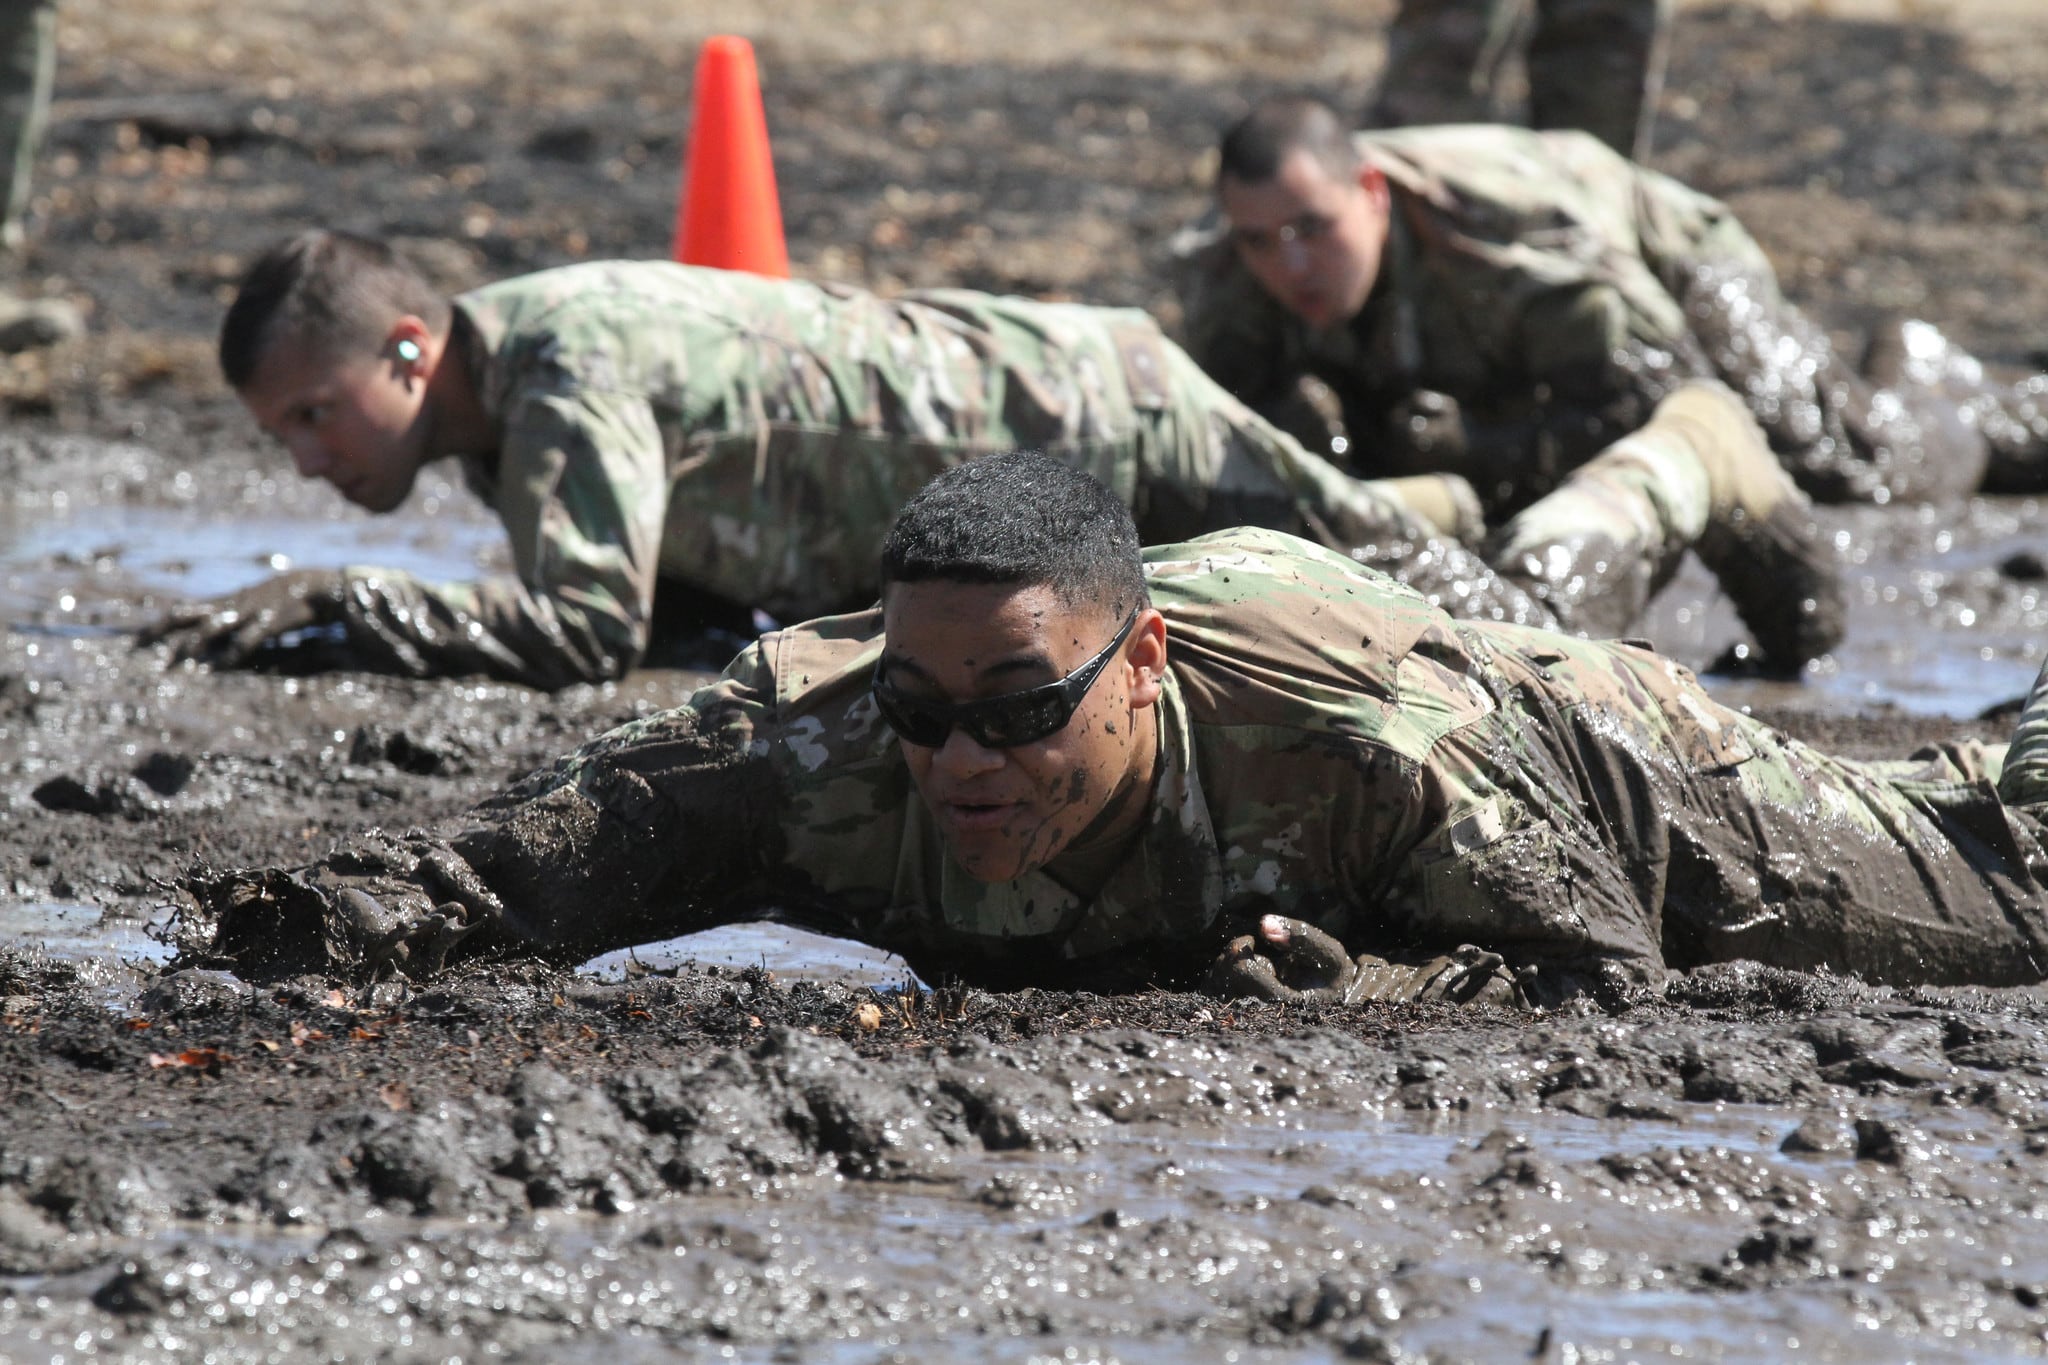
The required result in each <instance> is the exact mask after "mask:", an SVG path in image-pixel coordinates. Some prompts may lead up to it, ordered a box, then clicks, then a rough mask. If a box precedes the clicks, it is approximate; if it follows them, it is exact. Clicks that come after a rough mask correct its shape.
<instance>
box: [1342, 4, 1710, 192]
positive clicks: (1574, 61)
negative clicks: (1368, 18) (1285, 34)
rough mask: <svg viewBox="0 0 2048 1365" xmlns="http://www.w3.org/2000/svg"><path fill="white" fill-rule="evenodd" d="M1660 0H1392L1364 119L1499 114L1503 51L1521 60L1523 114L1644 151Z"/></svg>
mask: <svg viewBox="0 0 2048 1365" xmlns="http://www.w3.org/2000/svg"><path fill="white" fill-rule="evenodd" d="M1670 24H1671V3H1670V0H1401V3H1400V5H1399V7H1398V8H1397V9H1396V10H1395V12H1394V19H1393V23H1392V24H1391V25H1390V26H1389V27H1388V29H1387V65H1386V71H1385V74H1384V75H1383V76H1382V77H1381V79H1380V88H1379V93H1378V96H1377V99H1376V101H1375V103H1374V106H1373V109H1372V111H1371V113H1370V114H1369V115H1368V119H1367V121H1368V122H1370V123H1373V124H1376V125H1378V126H1381V127H1397V126H1400V125H1402V124H1411V123H1492V122H1496V121H1498V120H1500V119H1503V118H1506V117H1508V116H1509V110H1508V109H1507V107H1506V103H1507V102H1506V99H1505V96H1504V93H1503V90H1502V86H1503V84H1504V81H1503V76H1504V75H1505V72H1506V68H1507V66H1508V64H1509V61H1510V59H1511V58H1512V57H1513V56H1514V55H1515V54H1516V53H1517V52H1518V51H1519V52H1520V53H1521V54H1522V55H1524V56H1525V57H1526V59H1527V65H1528V76H1529V120H1528V121H1529V123H1530V124H1531V125H1532V126H1534V127H1537V128H1577V129H1580V130H1581V131H1583V132H1588V133H1591V134H1593V136H1595V137H1597V138H1599V139H1600V140H1601V141H1602V142H1604V143H1606V144H1607V145H1608V146H1610V147H1612V148H1614V150H1615V151H1617V152H1620V153H1621V154H1622V155H1623V156H1628V157H1633V158H1634V159H1636V160H1638V161H1640V160H1642V159H1643V158H1644V157H1645V156H1647V155H1648V153H1649V148H1650V130H1651V127H1652V125H1653V124H1654V123H1655V122H1656V115H1657V93H1658V91H1660V90H1661V89H1663V86H1664V58H1665V53H1666V48H1667V42H1666V34H1667V32H1668V31H1669V28H1670Z"/></svg>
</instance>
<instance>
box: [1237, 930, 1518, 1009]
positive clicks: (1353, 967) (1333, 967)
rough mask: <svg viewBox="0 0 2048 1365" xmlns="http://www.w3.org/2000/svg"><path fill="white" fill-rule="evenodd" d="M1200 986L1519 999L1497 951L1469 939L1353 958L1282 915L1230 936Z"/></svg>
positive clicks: (1340, 999)
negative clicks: (1452, 946) (1405, 954)
mask: <svg viewBox="0 0 2048 1365" xmlns="http://www.w3.org/2000/svg"><path fill="white" fill-rule="evenodd" d="M1205 988H1206V989H1207V990H1208V991H1209V992H1210V993H1212V994H1215V995H1221V996H1225V997H1231V998H1235V997H1243V996H1250V997H1251V998H1253V999H1256V1000H1279V1001H1303V1000H1329V1001H1335V1002H1337V1003H1340V1004H1347V1005H1349V1004H1355V1003H1357V1002H1359V1001H1361V1000H1445V1001H1450V1002H1453V1003H1457V1004H1471V1003H1484V1004H1491V1005H1509V1006H1512V1005H1516V1004H1520V1003H1521V995H1520V992H1519V991H1518V989H1517V987H1516V984H1515V978H1514V974H1513V973H1512V972H1510V971H1509V970H1508V968H1507V964H1506V962H1505V961H1503V959H1502V958H1501V955H1500V954H1499V953H1493V952H1488V951H1486V950H1485V949H1483V948H1478V947H1474V946H1472V945H1471V944H1464V945H1461V946H1460V947H1459V948H1458V949H1457V950H1456V951H1455V952H1451V953H1444V954H1439V955H1437V956H1434V957H1429V958H1422V959H1416V960H1410V961H1406V962H1396V961H1392V960H1389V959H1387V958H1383V957H1378V956H1375V955H1374V954H1371V953H1360V954H1357V955H1356V956H1353V955H1352V954H1350V953H1349V952H1347V951H1346V950H1345V947H1344V945H1343V944H1342V943H1340V942H1338V941H1337V940H1336V939H1335V938H1334V937H1332V936H1331V935H1329V934H1327V933H1325V932H1323V931H1322V930H1321V929H1318V928H1316V927H1315V926H1314V925H1313V924H1309V923H1307V922H1305V921H1302V920H1298V919H1289V918H1288V917H1286V916H1285V915H1266V916H1263V917H1261V918H1260V920H1259V924H1258V929H1257V930H1256V932H1254V933H1250V934H1246V935H1243V936H1242V937H1240V938H1237V939H1234V940H1232V941H1231V943H1230V945H1229V946H1228V947H1226V948H1225V949H1224V950H1223V952H1222V953H1221V954H1220V955H1219V956H1218V957H1217V959H1216V961H1215V963H1214V964H1213V965H1212V966H1211V967H1210V968H1209V977H1208V980H1207V982H1206V983H1205Z"/></svg>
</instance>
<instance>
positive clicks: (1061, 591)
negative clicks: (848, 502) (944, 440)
mask: <svg viewBox="0 0 2048 1365" xmlns="http://www.w3.org/2000/svg"><path fill="white" fill-rule="evenodd" d="M932 579H942V580H949V581H952V582H959V583H1012V584H1016V585H1017V586H1019V587H1035V586H1039V585H1043V586H1045V587H1049V588H1051V589H1052V590H1053V592H1054V593H1055V594H1057V595H1058V597H1059V599H1060V602H1061V604H1062V605H1064V606H1066V607H1069V608H1078V607H1086V606H1105V607H1108V608H1109V609H1110V610H1111V612H1112V614H1114V615H1117V616H1123V615H1126V614H1128V613H1130V612H1131V611H1134V610H1136V609H1137V608H1138V607H1140V606H1143V605H1145V604H1146V603H1148V602H1150V601H1151V595H1150V594H1149V593H1148V592H1147V591H1146V589H1145V565H1144V558H1143V555H1142V553H1141V551H1140V548H1139V544H1138V528H1137V525H1136V523H1135V522H1133V521H1132V520H1131V509H1130V508H1128V507H1126V506H1124V503H1123V500H1122V499H1121V498H1119V497H1117V495H1116V494H1115V493H1113V492H1111V491H1110V490H1109V488H1108V487H1107V486H1106V485H1105V484H1104V483H1103V482H1102V481H1101V480H1100V479H1097V478H1096V477H1095V476H1094V475H1092V474H1089V473H1088V472H1086V471H1085V470H1080V469H1075V468H1073V467H1072V466H1070V465H1065V464H1062V463H1060V462H1059V461H1058V460H1055V459H1053V458H1052V457H1051V456H1049V455H1046V454H1043V453H1041V452H1039V451H1035V450H1013V451H1006V452H1003V453H1001V454H997V455H985V456H983V457H982V458H980V459H978V460H969V461H968V462H967V463H965V464H959V465H955V466H953V467H952V468H951V469H948V470H946V471H945V472H944V473H942V474H940V475H939V476H938V477H937V478H935V479H933V480H932V481H931V482H930V483H928V484H926V485H925V486H924V487H923V488H921V489H919V490H918V492H917V494H916V495H915V496H914V497H912V498H911V499H910V501H909V502H907V503H905V504H904V505H903V510H902V511H901V512H898V513H897V514H896V521H895V524H894V525H892V526H891V527H890V528H889V535H888V538H887V539H886V540H885V541H884V542H883V543H882V582H883V583H884V584H885V585H886V584H889V583H919V582H925V581H928V580H932Z"/></svg>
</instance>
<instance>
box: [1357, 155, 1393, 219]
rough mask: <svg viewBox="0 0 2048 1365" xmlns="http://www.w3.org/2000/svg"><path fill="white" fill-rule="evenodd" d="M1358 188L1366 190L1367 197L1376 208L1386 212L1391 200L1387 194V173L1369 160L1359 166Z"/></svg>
mask: <svg viewBox="0 0 2048 1365" xmlns="http://www.w3.org/2000/svg"><path fill="white" fill-rule="evenodd" d="M1358 188H1360V189H1362V190H1364V191H1365V197H1366V198H1367V199H1370V200H1371V201H1372V206H1373V207H1374V208H1375V209H1378V210H1380V211H1381V212H1383V213H1384V212H1385V211H1386V208H1387V204H1388V202H1389V199H1388V195H1387V173H1386V172H1385V171H1383V170H1381V169H1380V168H1379V167H1377V166H1375V165H1373V164H1372V163H1371V162H1370V161H1367V162H1365V163H1363V164H1362V165H1360V166H1359V168H1358Z"/></svg>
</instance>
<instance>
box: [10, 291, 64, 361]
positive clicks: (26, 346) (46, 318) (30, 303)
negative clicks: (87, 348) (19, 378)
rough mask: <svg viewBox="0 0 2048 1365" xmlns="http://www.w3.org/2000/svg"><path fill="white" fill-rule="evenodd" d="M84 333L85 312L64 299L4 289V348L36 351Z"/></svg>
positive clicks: (11, 352) (14, 350)
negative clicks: (28, 294) (11, 291)
mask: <svg viewBox="0 0 2048 1365" xmlns="http://www.w3.org/2000/svg"><path fill="white" fill-rule="evenodd" d="M84 335H85V318H84V316H83V315H82V314H81V313H80V312H79V311H78V309H77V308H75V307H73V306H72V305H71V304H68V303H66V302H65V301H64V300H62V299H29V298H22V297H20V296H18V295H14V294H6V293H0V352H4V353H6V354H8V355H12V354H13V353H14V352H16V351H33V350H37V349H40V348H41V347H44V346H55V345H57V344H58V343H59V342H65V341H70V340H72V339H73V338H75V337H81V336H84Z"/></svg>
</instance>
